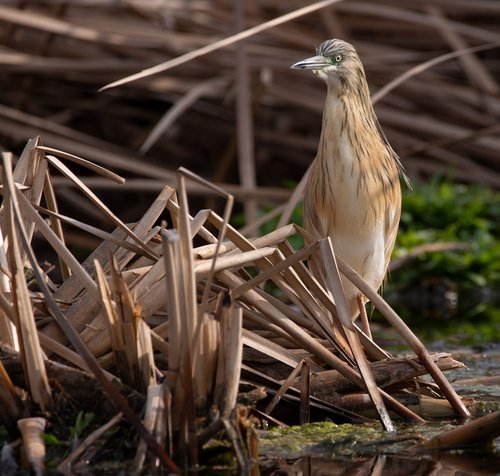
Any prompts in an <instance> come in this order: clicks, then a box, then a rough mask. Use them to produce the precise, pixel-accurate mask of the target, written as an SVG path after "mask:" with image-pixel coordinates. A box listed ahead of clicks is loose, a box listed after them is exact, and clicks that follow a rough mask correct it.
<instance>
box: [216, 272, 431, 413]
mask: <svg viewBox="0 0 500 476" xmlns="http://www.w3.org/2000/svg"><path fill="white" fill-rule="evenodd" d="M217 279H218V280H219V281H220V282H222V283H223V284H224V285H226V286H227V287H228V288H230V289H231V288H234V287H237V286H239V285H241V284H242V282H243V281H242V279H241V278H239V277H237V276H235V275H233V274H231V273H229V272H228V271H222V272H220V273H217ZM239 300H240V301H242V302H245V303H247V304H248V305H250V306H252V307H255V308H256V309H258V310H259V311H261V312H263V313H264V314H266V315H267V316H268V317H269V319H270V320H271V321H272V322H273V323H274V324H276V325H277V326H279V327H281V328H282V329H283V330H285V331H286V332H288V333H289V334H290V336H291V337H292V338H293V339H294V340H296V341H297V342H298V343H299V344H300V345H301V346H302V347H303V348H304V349H306V350H307V351H309V352H310V353H312V354H313V355H315V356H317V357H319V358H320V359H322V360H323V361H324V362H325V363H327V364H328V365H330V366H331V367H333V368H334V369H336V370H338V371H339V372H340V373H341V374H342V375H344V376H345V377H346V378H348V379H349V380H351V381H353V382H354V383H355V384H356V385H357V386H358V387H359V388H363V389H364V388H365V385H364V382H363V380H362V379H361V377H360V375H359V374H358V373H357V372H356V370H355V369H353V368H352V367H350V366H349V365H348V364H346V363H345V362H343V361H342V360H340V359H339V358H338V357H336V356H335V355H334V354H332V353H331V352H330V351H328V350H327V349H326V348H325V347H323V346H322V345H320V344H318V342H316V340H315V339H314V338H313V337H311V336H310V335H309V334H308V333H306V332H305V331H304V330H303V329H302V328H300V327H299V326H298V325H297V324H295V322H293V321H292V320H290V319H289V318H287V317H286V316H285V315H284V314H283V313H281V312H280V311H279V310H277V309H276V308H275V307H274V306H272V305H271V304H270V303H269V302H268V301H266V300H265V299H263V298H262V297H261V296H260V295H259V294H258V293H257V292H256V291H255V290H250V291H248V292H247V293H246V294H244V295H243V296H241V297H240V298H239ZM381 393H382V396H383V398H384V399H385V401H386V403H387V404H388V405H390V407H391V409H393V410H394V411H395V412H396V413H398V414H399V415H401V416H403V417H404V418H407V419H410V420H413V421H415V422H419V423H422V422H423V421H424V420H423V419H422V418H420V417H419V416H418V415H416V414H415V413H413V412H412V411H411V410H409V409H408V408H406V407H405V406H403V405H402V404H401V403H399V402H398V401H397V400H396V399H394V398H393V397H391V396H390V395H388V394H387V393H385V392H384V391H381Z"/></svg>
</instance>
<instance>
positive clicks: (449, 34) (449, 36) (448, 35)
mask: <svg viewBox="0 0 500 476" xmlns="http://www.w3.org/2000/svg"><path fill="white" fill-rule="evenodd" d="M426 10H427V11H428V12H429V14H430V16H431V17H432V19H433V20H434V23H435V25H436V26H437V27H438V28H439V31H440V33H441V36H442V37H443V38H444V40H445V41H446V42H447V43H448V44H449V45H450V47H451V49H452V50H454V51H457V50H458V51H460V50H465V49H466V48H467V44H466V42H465V41H464V39H463V38H462V37H461V36H460V35H459V34H458V33H457V32H456V31H455V30H453V29H452V28H449V27H448V18H446V16H445V15H444V13H443V11H442V10H441V9H440V8H439V7H437V6H435V5H428V6H427V8H426ZM458 61H459V62H460V63H461V65H462V68H463V69H464V72H465V74H466V75H467V76H468V77H469V81H470V82H471V83H472V84H473V85H474V86H476V87H477V88H478V89H479V90H480V91H481V92H482V93H483V94H491V95H495V96H496V95H498V84H497V82H496V81H495V80H494V79H493V77H492V75H491V74H490V73H489V71H488V70H487V69H486V68H485V67H484V65H483V63H481V61H480V60H479V59H478V57H477V56H476V55H473V54H469V55H463V56H459V57H458Z"/></svg>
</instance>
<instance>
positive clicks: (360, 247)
mask: <svg viewBox="0 0 500 476" xmlns="http://www.w3.org/2000/svg"><path fill="white" fill-rule="evenodd" d="M317 54H318V55H323V56H326V57H330V56H335V55H339V54H340V55H342V56H343V60H342V63H341V64H340V65H338V66H336V67H325V68H324V69H323V70H322V71H319V72H316V74H317V75H318V76H320V77H322V78H323V79H325V81H326V83H327V85H328V94H327V98H326V103H325V110H324V113H323V127H322V131H321V137H320V142H319V147H318V154H317V156H316V158H315V160H314V162H313V164H312V167H311V170H310V174H309V178H308V182H307V185H306V189H305V192H304V227H305V228H306V229H307V230H308V231H309V232H310V233H312V234H313V235H314V236H316V237H317V238H318V239H319V238H324V237H326V236H331V237H332V241H333V244H334V250H335V252H336V254H337V255H338V256H340V257H341V258H343V259H344V260H345V261H346V262H347V263H348V264H350V265H351V266H352V267H353V268H354V269H355V270H356V271H357V272H358V273H359V274H361V276H363V277H364V278H365V280H367V281H368V282H369V283H370V284H371V285H372V286H373V287H375V288H377V289H378V288H379V287H380V286H381V284H382V282H383V280H384V276H385V274H386V271H387V267H388V265H389V260H390V257H391V253H392V250H393V248H394V243H395V240H396V235H397V229H398V226H399V219H400V213H401V188H400V184H399V175H400V174H403V175H404V173H403V170H402V167H401V164H400V162H399V159H398V157H397V155H396V153H395V152H394V150H393V149H392V148H391V146H390V145H389V143H388V142H387V139H386V137H385V135H384V134H383V132H382V129H381V128H380V125H379V123H378V120H377V117H376V115H375V112H374V110H373V106H372V103H371V99H370V93H369V90H368V85H367V81H366V77H365V73H364V69H363V66H362V64H361V61H360V59H359V57H358V55H357V53H356V51H355V50H354V48H353V47H352V46H351V45H349V44H348V43H345V42H343V41H341V40H328V41H326V42H324V43H323V44H322V45H321V46H320V47H319V48H318V50H317ZM405 180H406V179H405ZM312 269H313V272H314V271H316V272H317V273H319V275H322V274H323V271H322V269H321V265H320V263H312ZM318 278H321V276H318ZM343 287H344V291H345V293H346V298H347V299H348V304H349V307H350V309H351V314H352V317H353V318H355V317H356V315H357V313H358V312H357V297H358V293H359V292H358V291H357V290H356V289H355V288H354V287H353V285H352V284H351V283H350V282H348V281H347V280H343Z"/></svg>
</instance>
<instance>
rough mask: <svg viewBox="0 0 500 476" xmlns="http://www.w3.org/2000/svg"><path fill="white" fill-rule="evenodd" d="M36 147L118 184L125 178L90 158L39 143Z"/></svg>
mask: <svg viewBox="0 0 500 476" xmlns="http://www.w3.org/2000/svg"><path fill="white" fill-rule="evenodd" d="M36 148H37V149H38V150H41V151H43V152H50V153H52V154H54V155H57V156H59V157H61V158H63V159H66V160H69V161H71V162H74V163H75V164H77V165H80V166H81V167H85V168H86V169H89V170H92V172H95V173H96V174H99V175H102V176H103V177H105V178H107V179H109V180H112V181H113V182H116V183H118V184H120V185H121V184H124V183H125V179H124V178H123V177H121V176H120V175H118V174H115V173H114V172H111V170H108V169H106V168H105V167H101V166H100V165H97V164H95V163H94V162H90V160H86V159H82V158H81V157H78V156H77V155H74V154H70V153H68V152H64V151H62V150H58V149H54V148H52V147H45V146H43V145H39V146H37V147H36Z"/></svg>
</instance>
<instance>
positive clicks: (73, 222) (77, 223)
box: [35, 205, 143, 263]
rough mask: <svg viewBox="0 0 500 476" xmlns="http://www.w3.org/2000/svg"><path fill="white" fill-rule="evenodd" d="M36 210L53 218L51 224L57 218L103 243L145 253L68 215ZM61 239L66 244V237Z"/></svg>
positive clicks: (41, 209)
mask: <svg viewBox="0 0 500 476" xmlns="http://www.w3.org/2000/svg"><path fill="white" fill-rule="evenodd" d="M35 209H36V210H37V211H39V212H41V213H44V214H45V215H48V216H49V217H50V218H51V224H52V223H53V222H52V218H55V219H57V222H58V223H60V222H65V223H67V224H68V225H72V226H74V227H75V228H79V229H80V230H83V231H85V232H87V233H90V234H92V235H94V236H96V237H97V238H101V239H102V240H103V241H109V242H111V243H113V244H115V245H118V246H119V247H120V248H125V249H127V250H129V251H132V252H133V253H135V254H137V255H141V254H142V253H143V251H142V249H141V248H139V247H138V246H137V245H134V244H133V243H130V242H128V241H125V240H120V239H119V238H115V236H114V235H113V234H112V233H108V232H107V231H103V230H101V229H100V228H96V227H95V226H92V225H87V224H86V223H83V222H81V221H79V220H75V219H74V218H71V217H68V216H66V215H61V214H60V213H58V212H56V211H53V210H50V209H46V208H43V207H40V206H38V205H36V206H35ZM54 232H55V230H54ZM58 236H59V234H58ZM59 239H60V240H61V242H62V243H64V237H63V239H61V237H60V236H59ZM63 263H64V262H63Z"/></svg>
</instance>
